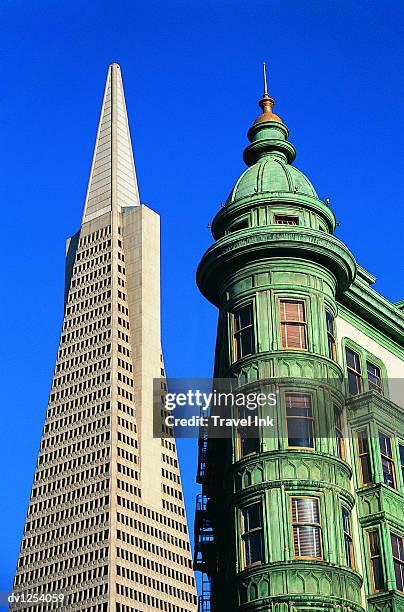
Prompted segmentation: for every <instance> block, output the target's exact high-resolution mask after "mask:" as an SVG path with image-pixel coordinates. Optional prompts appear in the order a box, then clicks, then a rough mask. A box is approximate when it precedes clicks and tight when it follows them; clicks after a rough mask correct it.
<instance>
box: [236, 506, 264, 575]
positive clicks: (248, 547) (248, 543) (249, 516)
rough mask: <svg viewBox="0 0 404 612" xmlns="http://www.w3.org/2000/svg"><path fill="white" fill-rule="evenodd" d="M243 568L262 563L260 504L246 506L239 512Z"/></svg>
mask: <svg viewBox="0 0 404 612" xmlns="http://www.w3.org/2000/svg"><path fill="white" fill-rule="evenodd" d="M241 519H242V525H241V527H242V532H241V539H242V544H243V561H244V567H248V566H249V565H253V564H254V563H262V561H264V541H263V527H262V507H261V503H256V504H252V505H251V506H246V507H245V508H243V509H242V511H241Z"/></svg>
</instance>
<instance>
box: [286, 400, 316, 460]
mask: <svg viewBox="0 0 404 612" xmlns="http://www.w3.org/2000/svg"><path fill="white" fill-rule="evenodd" d="M285 404H286V426H287V435H288V446H289V447H297V448H314V419H313V408H312V404H311V396H310V395H309V394H307V393H286V395H285Z"/></svg>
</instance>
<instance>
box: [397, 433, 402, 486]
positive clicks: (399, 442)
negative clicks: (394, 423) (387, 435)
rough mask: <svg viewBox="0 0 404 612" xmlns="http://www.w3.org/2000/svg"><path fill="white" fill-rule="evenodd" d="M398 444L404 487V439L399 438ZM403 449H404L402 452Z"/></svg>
mask: <svg viewBox="0 0 404 612" xmlns="http://www.w3.org/2000/svg"><path fill="white" fill-rule="evenodd" d="M397 444H398V460H399V462H400V467H401V478H402V486H403V488H404V440H397ZM401 449H403V451H402V453H401Z"/></svg>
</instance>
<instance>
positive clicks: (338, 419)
mask: <svg viewBox="0 0 404 612" xmlns="http://www.w3.org/2000/svg"><path fill="white" fill-rule="evenodd" d="M334 424H335V441H336V445H337V456H338V457H339V458H340V459H343V460H344V459H345V440H344V433H343V431H342V411H341V410H340V408H339V407H338V406H335V405H334Z"/></svg>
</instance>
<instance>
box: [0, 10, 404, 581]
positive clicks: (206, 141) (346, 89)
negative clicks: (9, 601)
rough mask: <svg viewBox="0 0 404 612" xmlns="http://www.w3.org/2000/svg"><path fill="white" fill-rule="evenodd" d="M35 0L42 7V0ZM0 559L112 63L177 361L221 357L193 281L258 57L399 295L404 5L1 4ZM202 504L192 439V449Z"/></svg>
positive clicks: (241, 141)
mask: <svg viewBox="0 0 404 612" xmlns="http://www.w3.org/2000/svg"><path fill="white" fill-rule="evenodd" d="M34 5H35V6H34ZM1 11H2V18H1V23H0V34H1V41H2V58H1V64H2V70H1V85H2V87H1V89H2V96H1V104H2V113H1V119H0V125H1V143H2V147H1V150H2V158H3V159H2V163H1V180H0V190H1V201H2V227H3V229H2V233H1V243H0V244H1V249H2V253H1V261H2V262H3V267H2V269H3V281H2V283H1V293H2V296H1V305H2V308H3V312H2V316H1V318H0V322H1V333H2V335H1V351H2V355H1V358H2V367H1V383H2V407H1V410H2V420H1V428H0V452H1V458H0V461H1V468H2V471H1V473H2V477H1V503H0V513H1V515H0V526H1V540H0V541H1V557H0V589H1V588H9V587H10V586H11V582H12V576H13V574H14V569H15V563H16V559H17V554H18V548H19V544H20V538H21V534H22V530H23V524H24V518H25V513H26V509H27V504H28V499H29V493H30V487H31V483H32V478H33V474H34V467H35V461H36V454H37V451H38V447H39V442H40V436H41V431H42V426H43V419H44V415H45V410H46V403H47V398H48V393H49V388H50V384H51V376H52V371H53V367H54V360H55V355H56V351H57V344H58V339H59V333H60V327H61V322H62V300H63V283H64V278H63V275H64V245H65V239H66V238H67V237H68V236H69V235H71V234H73V233H74V232H76V230H77V229H78V226H79V223H80V219H81V213H82V207H83V203H84V196H85V190H86V184H87V179H88V174H89V169H90V162H91V155H92V150H93V144H94V139H95V133H96V127H97V121H98V114H99V108H100V103H101V96H102V90H103V87H104V81H105V75H106V70H107V67H108V64H109V63H110V62H111V61H118V62H119V63H120V64H121V66H122V72H123V77H124V84H125V89H126V98H127V104H128V109H129V116H130V122H131V129H132V139H133V143H134V148H135V158H136V164H137V171H138V178H139V184H140V191H141V197H142V201H143V202H144V203H146V204H148V205H149V206H151V207H152V208H154V209H155V210H157V211H158V212H159V213H160V215H161V219H162V308H163V342H164V353H165V359H166V366H167V372H168V375H169V376H179V377H181V376H197V377H202V376H209V375H210V374H211V372H212V364H213V353H214V342H215V326H216V313H215V310H214V308H213V307H212V306H210V305H209V304H208V303H207V302H206V301H205V300H204V298H202V296H201V295H200V294H199V293H198V290H197V288H196V286H195V269H196V266H197V263H198V261H199V259H200V257H201V255H202V253H203V252H204V250H205V249H206V247H207V246H208V245H209V244H210V242H211V237H210V233H209V230H208V229H207V224H208V223H209V222H210V220H211V219H212V217H213V216H214V214H215V212H216V211H217V210H218V208H219V206H220V203H221V202H222V201H223V200H224V199H225V198H226V196H227V194H228V192H229V191H230V189H231V187H232V184H233V183H234V181H235V180H236V179H237V178H238V176H239V175H240V173H241V172H242V170H243V162H242V158H241V155H242V150H243V148H244V146H245V144H246V131H247V129H248V127H249V126H250V124H251V122H252V121H253V120H254V118H255V116H256V115H257V113H258V110H259V109H258V107H257V100H258V98H259V96H260V94H261V89H262V86H261V66H260V63H261V62H262V61H263V60H267V61H268V62H269V65H270V73H269V83H270V91H271V93H272V95H273V96H274V97H275V98H276V100H277V105H276V108H275V110H276V112H278V113H279V115H280V116H281V117H282V118H283V119H284V121H285V122H286V123H287V125H288V126H289V129H290V132H291V141H292V142H293V143H294V145H295V146H296V148H297V152H298V156H297V160H296V165H297V167H299V168H300V169H301V170H303V171H304V172H305V173H307V175H308V176H309V178H310V179H311V180H312V182H313V184H314V185H315V187H316V188H317V191H318V193H319V195H320V197H323V198H326V197H330V199H331V203H332V206H333V208H334V210H335V212H336V214H337V218H338V219H339V221H340V223H341V226H340V228H339V229H338V236H339V237H340V238H341V239H342V240H344V241H345V242H346V243H347V244H348V246H349V247H350V248H351V249H352V251H353V252H354V254H355V255H356V257H357V259H358V261H359V263H360V264H361V265H362V266H364V267H365V268H367V269H368V270H369V271H371V272H372V273H373V274H375V275H376V276H377V277H378V279H379V280H378V282H377V284H376V288H377V289H378V290H379V291H380V292H381V293H382V294H383V295H385V296H386V297H387V298H389V299H390V300H392V301H397V300H399V299H402V298H404V287H403V286H402V285H403V283H402V278H403V240H402V236H403V210H404V178H403V168H404V164H403V161H404V159H403V146H404V130H403V126H404V108H403V103H402V96H403V89H404V88H403V85H404V72H403V69H402V66H403V60H404V57H403V55H404V53H403V51H404V43H403V37H402V33H403V31H404V8H403V5H402V2H399V1H398V0H397V1H394V0H393V1H387V2H383V3H380V2H378V1H376V0H340V1H339V2H334V1H332V0H318V1H314V0H308V1H306V2H302V1H298V0H296V1H293V0H272V1H269V0H266V1H265V2H263V1H260V0H254V1H248V0H246V1H240V0H216V1H215V2H213V1H211V0H203V1H202V0H201V1H199V0H198V1H195V0H186V1H181V2H180V1H177V2H172V1H171V2H170V1H169V0H168V1H167V0H166V1H164V2H163V1H155V0H154V1H151V0H148V1H147V2H138V1H136V0H128V1H126V2H124V1H122V0H115V2H110V1H106V0H99V1H98V2H77V1H76V0H70V1H69V2H62V1H57V0H40V1H39V2H35V3H33V2H29V1H28V0H3V2H2V8H1ZM179 447H180V454H181V458H182V473H183V480H184V484H185V496H186V502H187V507H188V514H189V517H190V519H191V520H192V518H193V503H194V496H195V493H196V487H195V485H194V476H195V469H196V448H195V443H194V442H192V441H191V442H189V441H188V442H186V443H185V442H184V441H182V442H181V443H180V445H179Z"/></svg>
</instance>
